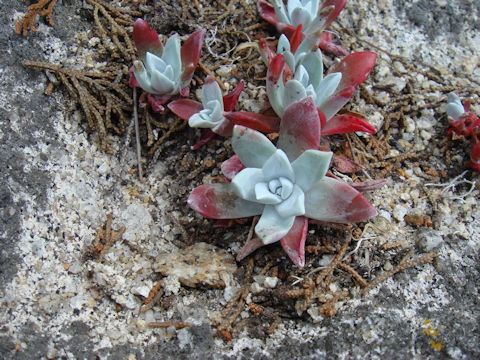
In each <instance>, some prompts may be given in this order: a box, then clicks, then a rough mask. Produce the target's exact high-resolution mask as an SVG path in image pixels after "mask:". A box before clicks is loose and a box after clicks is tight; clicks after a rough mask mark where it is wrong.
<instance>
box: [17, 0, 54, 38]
mask: <svg viewBox="0 0 480 360" xmlns="http://www.w3.org/2000/svg"><path fill="white" fill-rule="evenodd" d="M56 4H57V0H38V1H37V2H36V3H34V4H32V5H29V6H28V7H27V12H26V14H25V15H23V16H22V18H21V19H20V20H18V21H17V23H16V24H15V32H16V33H17V34H18V35H22V36H28V33H29V32H35V31H37V18H38V17H39V16H42V17H45V18H46V19H47V22H48V25H50V26H53V9H54V7H55V5H56Z"/></svg>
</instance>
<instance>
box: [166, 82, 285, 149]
mask: <svg viewBox="0 0 480 360" xmlns="http://www.w3.org/2000/svg"><path fill="white" fill-rule="evenodd" d="M243 88H244V83H243V81H241V82H240V83H239V84H238V85H237V87H236V88H235V89H234V90H232V91H231V92H230V93H229V94H227V95H223V94H222V90H221V89H220V86H219V85H218V83H217V81H215V79H214V78H213V77H211V76H209V77H207V79H206V80H205V83H204V84H203V86H202V91H201V94H202V95H201V103H199V102H198V101H194V100H190V99H178V100H175V101H172V102H171V103H169V104H168V108H169V109H170V110H171V111H172V112H173V113H174V114H176V115H177V116H178V117H179V118H181V119H183V120H186V121H188V125H189V126H190V127H193V128H200V129H204V130H205V132H204V133H203V134H202V137H201V139H200V140H199V142H198V143H197V144H195V145H194V146H193V148H194V149H197V148H199V147H200V146H201V145H203V144H205V143H206V142H208V141H209V140H210V139H211V138H212V137H213V136H214V135H215V134H218V135H221V136H224V137H230V136H231V135H232V130H233V127H234V125H244V126H247V127H249V128H252V129H256V130H259V131H262V132H265V133H271V132H274V131H276V130H278V126H279V125H278V124H279V120H278V118H276V117H274V116H267V115H262V114H256V113H252V112H247V111H235V107H236V105H237V103H238V98H239V96H240V94H241V92H242V91H243Z"/></svg>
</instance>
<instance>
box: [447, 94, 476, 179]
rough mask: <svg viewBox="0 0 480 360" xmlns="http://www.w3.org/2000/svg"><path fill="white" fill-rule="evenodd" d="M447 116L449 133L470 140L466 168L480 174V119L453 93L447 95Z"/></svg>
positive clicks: (468, 105)
mask: <svg viewBox="0 0 480 360" xmlns="http://www.w3.org/2000/svg"><path fill="white" fill-rule="evenodd" d="M447 102H448V103H447V115H448V118H449V121H450V128H449V129H448V131H449V133H455V134H456V135H460V136H464V137H465V138H467V139H470V142H471V144H472V145H471V146H472V147H471V150H470V161H469V163H468V166H469V167H470V168H472V169H473V170H475V171H478V172H480V118H479V117H478V116H477V115H475V114H474V113H473V112H472V111H471V110H470V103H465V104H463V103H462V101H461V100H460V98H459V97H458V95H457V94H455V93H450V94H448V99H447Z"/></svg>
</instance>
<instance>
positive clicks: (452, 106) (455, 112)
mask: <svg viewBox="0 0 480 360" xmlns="http://www.w3.org/2000/svg"><path fill="white" fill-rule="evenodd" d="M447 101H448V104H447V115H448V116H449V117H451V118H452V119H454V120H458V119H459V118H460V117H461V116H462V115H463V114H464V113H465V109H464V107H463V105H462V101H461V100H460V98H459V97H458V95H457V94H455V93H453V92H452V93H450V94H448V99H447Z"/></svg>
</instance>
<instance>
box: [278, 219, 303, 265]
mask: <svg viewBox="0 0 480 360" xmlns="http://www.w3.org/2000/svg"><path fill="white" fill-rule="evenodd" d="M307 231H308V219H307V218H306V217H305V216H297V217H296V218H295V222H294V223H293V226H292V228H291V229H290V231H289V232H288V234H287V235H285V236H284V237H283V238H282V239H281V240H280V244H281V245H282V248H283V250H284V251H285V252H286V253H287V255H288V257H289V258H290V260H292V262H293V263H294V264H295V265H297V266H298V267H300V268H302V267H304V266H305V240H306V239H307Z"/></svg>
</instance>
